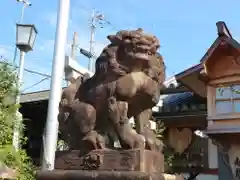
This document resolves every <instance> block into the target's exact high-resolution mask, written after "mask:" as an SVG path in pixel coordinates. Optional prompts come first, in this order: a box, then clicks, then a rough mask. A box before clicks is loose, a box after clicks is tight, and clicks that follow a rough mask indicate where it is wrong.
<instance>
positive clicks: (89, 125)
mask: <svg viewBox="0 0 240 180" xmlns="http://www.w3.org/2000/svg"><path fill="white" fill-rule="evenodd" d="M69 121H70V122H71V129H69V132H70V133H71V134H72V136H71V138H72V139H71V140H72V142H74V143H75V144H73V143H72V146H73V147H72V149H78V148H84V149H85V148H87V149H88V150H93V149H102V148H105V141H104V138H103V137H102V136H101V135H100V134H98V133H97V132H96V131H95V127H96V110H95V108H94V107H93V106H92V105H91V104H87V103H85V102H81V101H78V100H76V101H75V102H74V103H73V105H72V106H71V111H70V115H69Z"/></svg>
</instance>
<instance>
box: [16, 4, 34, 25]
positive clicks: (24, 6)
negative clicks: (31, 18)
mask: <svg viewBox="0 0 240 180" xmlns="http://www.w3.org/2000/svg"><path fill="white" fill-rule="evenodd" d="M17 2H21V3H23V7H22V11H21V16H20V21H19V22H20V23H21V22H22V21H23V17H24V11H25V8H26V7H28V6H32V3H30V2H29V1H28V0H17Z"/></svg>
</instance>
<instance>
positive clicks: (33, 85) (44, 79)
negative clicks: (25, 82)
mask: <svg viewBox="0 0 240 180" xmlns="http://www.w3.org/2000/svg"><path fill="white" fill-rule="evenodd" d="M48 79H49V78H47V77H45V78H43V79H41V80H40V81H38V82H36V83H34V84H32V85H30V86H28V87H26V88H25V89H23V90H22V93H23V92H24V91H26V90H28V89H31V88H33V87H35V86H37V85H39V84H41V83H42V82H43V81H46V80H48Z"/></svg>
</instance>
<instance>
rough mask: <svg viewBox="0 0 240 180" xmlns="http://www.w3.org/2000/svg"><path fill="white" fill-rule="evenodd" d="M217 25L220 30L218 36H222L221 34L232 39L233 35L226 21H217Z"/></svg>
mask: <svg viewBox="0 0 240 180" xmlns="http://www.w3.org/2000/svg"><path fill="white" fill-rule="evenodd" d="M216 25H217V31H218V36H219V37H221V36H227V37H229V38H231V39H232V35H231V33H230V31H229V29H228V27H227V25H226V23H225V22H224V21H218V22H217V23H216Z"/></svg>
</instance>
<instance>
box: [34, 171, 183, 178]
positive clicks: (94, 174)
mask: <svg viewBox="0 0 240 180" xmlns="http://www.w3.org/2000/svg"><path fill="white" fill-rule="evenodd" d="M37 180H184V179H183V178H182V177H181V176H175V175H167V174H158V173H154V174H148V173H144V172H135V171H131V172H130V171H81V170H54V171H39V172H38V173H37Z"/></svg>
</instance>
